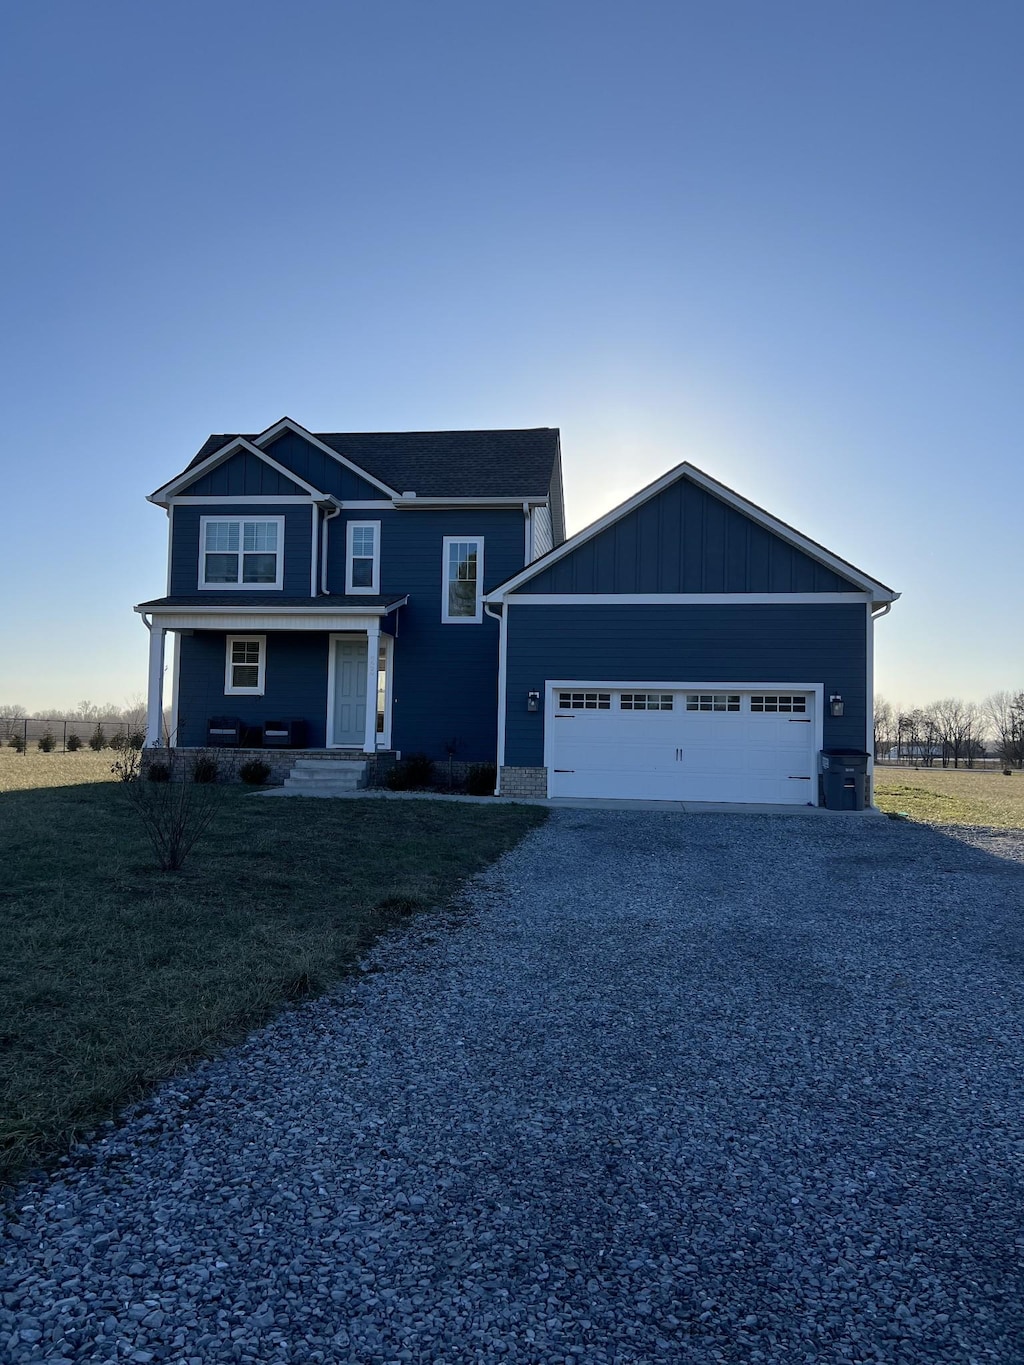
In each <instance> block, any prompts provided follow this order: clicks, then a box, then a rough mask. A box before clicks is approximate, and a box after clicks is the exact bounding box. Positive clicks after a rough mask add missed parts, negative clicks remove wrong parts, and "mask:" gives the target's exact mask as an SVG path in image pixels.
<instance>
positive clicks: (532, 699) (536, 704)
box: [526, 692, 540, 711]
mask: <svg viewBox="0 0 1024 1365" xmlns="http://www.w3.org/2000/svg"><path fill="white" fill-rule="evenodd" d="M526 709H527V711H539V710H540V693H539V692H527V694H526Z"/></svg>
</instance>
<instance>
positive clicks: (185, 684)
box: [177, 630, 328, 748]
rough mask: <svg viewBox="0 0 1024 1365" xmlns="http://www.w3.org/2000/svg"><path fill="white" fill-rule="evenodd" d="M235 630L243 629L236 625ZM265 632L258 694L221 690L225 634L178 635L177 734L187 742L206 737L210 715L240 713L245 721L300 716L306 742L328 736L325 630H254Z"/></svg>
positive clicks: (259, 722) (189, 744) (201, 742)
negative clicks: (232, 693)
mask: <svg viewBox="0 0 1024 1365" xmlns="http://www.w3.org/2000/svg"><path fill="white" fill-rule="evenodd" d="M231 633H232V634H233V635H245V633H246V632H245V631H242V630H236V631H232V632H231ZM255 633H257V634H265V635H266V637H267V662H266V671H265V677H264V682H265V692H264V695H263V696H262V697H247V696H225V695H224V666H225V652H226V649H227V635H226V634H225V633H224V632H222V631H212V630H210V631H207V630H197V631H196V632H195V633H194V634H192V635H181V636H179V637H178V648H179V650H180V651H181V655H180V658H181V663H180V668H179V681H178V738H177V743H178V744H179V745H181V746H183V747H186V748H194V747H197V746H202V745H204V744H205V743H206V731H207V725H208V723H209V721H210V718H211V717H212V716H238V717H239V718H240V719H241V721H242V723H243V724H244V725H262V724H263V722H264V721H267V720H286V719H302V720H305V721H306V723H307V725H308V727H309V730H308V735H307V743H308V744H309V745H310V747H311V748H319V747H321V746H322V745H324V744H326V742H327V734H326V726H327V641H328V636H327V632H326V631H320V632H316V631H308V632H307V631H297V630H294V631H293V630H288V631H279V632H276V633H275V632H272V631H271V632H264V631H259V632H255Z"/></svg>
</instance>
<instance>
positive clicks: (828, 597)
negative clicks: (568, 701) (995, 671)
mask: <svg viewBox="0 0 1024 1365" xmlns="http://www.w3.org/2000/svg"><path fill="white" fill-rule="evenodd" d="M500 600H504V602H505V604H506V605H507V606H510V607H527V606H529V607H570V606H572V607H677V606H687V607H721V606H749V607H766V606H774V605H778V606H814V607H821V606H829V605H831V606H835V605H836V604H838V603H845V604H847V605H855V604H857V603H865V602H866V603H868V604H869V605H870V600H871V599H870V598H869V597H868V595H867V593H863V592H647V593H643V592H633V593H629V592H620V593H596V592H592V593H541V592H537V593H516V594H515V596H511V597H506V598H504V599H500V598H499V597H498V596H497V594H495V593H488V594H487V595H486V597H485V598H484V601H485V602H488V603H494V602H497V601H500Z"/></svg>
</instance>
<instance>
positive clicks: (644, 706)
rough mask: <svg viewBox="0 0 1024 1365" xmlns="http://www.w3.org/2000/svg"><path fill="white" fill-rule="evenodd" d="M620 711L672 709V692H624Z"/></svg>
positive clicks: (620, 699) (620, 700) (620, 702)
mask: <svg viewBox="0 0 1024 1365" xmlns="http://www.w3.org/2000/svg"><path fill="white" fill-rule="evenodd" d="M619 710H620V711H671V710H672V693H671V692H623V693H622V695H621V697H620V698H619Z"/></svg>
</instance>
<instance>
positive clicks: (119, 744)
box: [110, 730, 125, 754]
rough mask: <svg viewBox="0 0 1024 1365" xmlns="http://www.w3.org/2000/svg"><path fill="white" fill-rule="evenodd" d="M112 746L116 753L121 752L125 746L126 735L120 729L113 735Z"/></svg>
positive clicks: (111, 738)
mask: <svg viewBox="0 0 1024 1365" xmlns="http://www.w3.org/2000/svg"><path fill="white" fill-rule="evenodd" d="M110 747H111V748H112V749H113V751H114V753H116V754H119V753H120V752H121V750H122V749H123V748H124V747H125V737H124V735H122V734H121V732H120V730H119V731H118V732H117V734H116V735H111V737H110Z"/></svg>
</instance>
